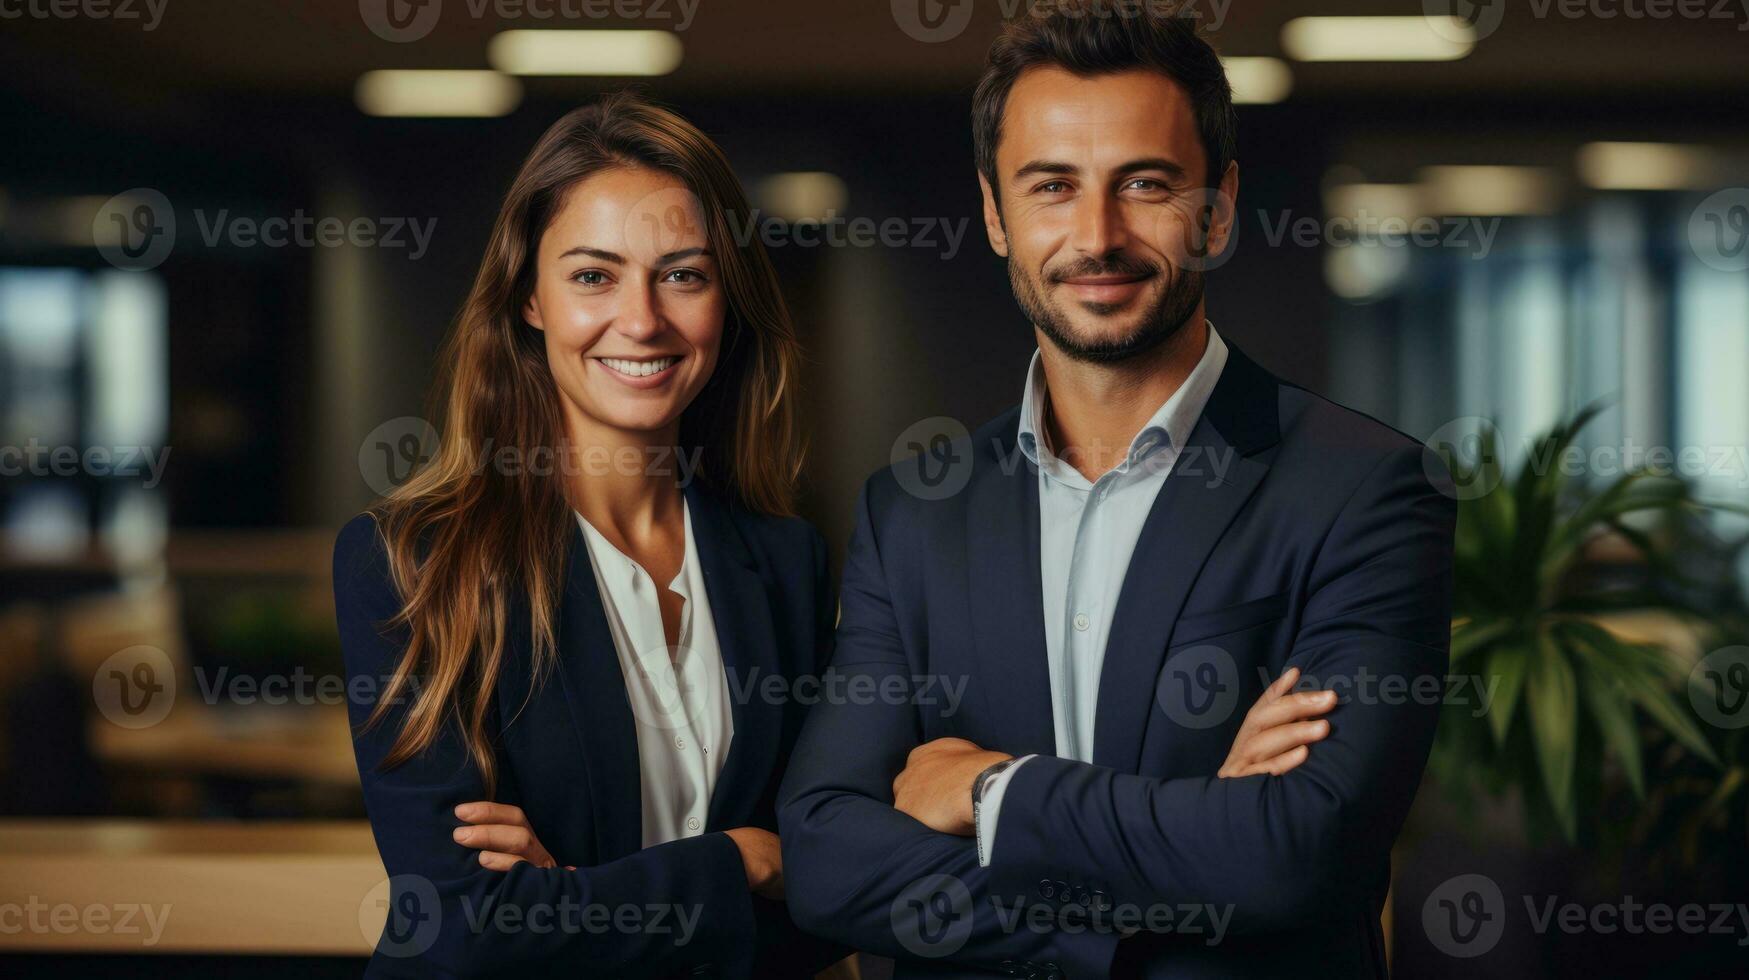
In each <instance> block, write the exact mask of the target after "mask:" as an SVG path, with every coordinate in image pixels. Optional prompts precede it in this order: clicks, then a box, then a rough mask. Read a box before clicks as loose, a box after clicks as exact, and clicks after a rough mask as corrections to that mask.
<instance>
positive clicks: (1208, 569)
mask: <svg viewBox="0 0 1749 980" xmlns="http://www.w3.org/2000/svg"><path fill="white" fill-rule="evenodd" d="M1092 7H1099V8H1102V9H1098V10H1091V9H1087V8H1092ZM973 125H974V128H975V140H974V142H975V148H976V152H977V162H978V169H979V180H980V184H981V186H982V189H983V195H984V214H985V225H986V228H987V230H988V232H989V238H990V243H991V246H992V247H993V248H994V249H995V251H996V252H997V254H999V255H1001V256H1004V257H1005V258H1006V259H1007V260H1008V267H1009V274H1010V277H1011V279H1012V282H1013V286H1014V293H1015V297H1016V299H1017V300H1018V301H1019V303H1020V305H1021V307H1022V309H1023V310H1024V311H1025V312H1026V314H1027V316H1028V318H1029V319H1030V320H1031V321H1032V324H1033V328H1034V332H1035V334H1036V336H1037V339H1038V345H1039V351H1038V354H1037V355H1036V356H1035V357H1034V360H1033V364H1032V367H1031V370H1030V372H1029V374H1028V377H1027V386H1026V388H1025V389H1024V393H1023V395H1022V400H1021V404H1020V406H1019V408H1018V409H1016V410H1013V411H1010V412H1008V413H1007V414H1005V415H1003V416H1002V417H1000V418H998V419H996V420H995V421H993V422H991V423H990V424H988V425H986V426H985V427H983V428H982V429H981V430H980V431H979V432H977V433H976V434H975V435H974V436H973V437H972V440H971V443H970V444H969V445H965V444H963V443H962V444H960V445H957V446H955V447H953V449H951V450H949V451H948V454H947V456H946V457H944V458H943V459H940V460H935V461H933V462H934V463H937V464H952V463H953V462H954V460H955V459H956V458H957V459H960V460H962V461H963V462H964V464H965V465H969V467H970V476H969V480H968V482H967V483H966V485H965V488H964V489H963V490H962V491H960V492H958V493H955V494H952V495H948V496H946V497H945V498H944V499H929V498H932V497H935V496H937V495H936V494H930V493H917V492H907V490H906V488H907V487H910V488H913V489H915V488H916V487H917V486H918V484H917V483H916V482H915V481H913V480H910V479H908V478H907V474H906V472H905V470H904V467H903V466H899V467H894V468H893V469H892V470H889V471H884V472H881V473H877V474H876V475H875V476H874V477H873V478H871V479H870V480H869V482H868V485H867V487H866V488H865V490H864V493H863V497H862V500H861V502H860V505H859V511H858V514H857V529H856V535H855V538H854V540H853V542H852V545H851V550H850V554H849V557H848V559H847V561H846V566H845V569H844V576H843V590H842V611H841V619H840V623H839V628H838V634H837V650H836V653H835V656H834V659H833V665H834V667H833V669H834V671H835V672H837V673H838V674H840V675H841V677H840V678H839V681H840V683H839V685H838V686H837V687H836V688H835V689H837V690H843V691H852V692H854V691H862V692H864V693H865V695H866V694H867V692H880V693H879V695H877V696H863V697H849V696H846V697H843V698H839V699H834V700H832V701H831V702H829V703H822V704H820V705H818V706H816V707H815V708H814V709H813V712H812V714H811V716H810V718H809V720H808V723H807V727H806V728H805V730H804V733H803V735H802V738H801V742H800V744H799V745H798V748H797V750H796V753H795V755H794V757H793V759H792V761H791V764H790V769H789V773H788V776H787V779H786V782H785V785H784V788H783V793H782V803H781V811H780V823H781V836H782V838H783V846H784V863H785V868H786V879H787V887H788V891H789V898H790V906H791V908H792V909H793V910H794V911H795V914H796V917H797V920H798V922H799V923H800V924H801V925H802V926H803V927H804V928H806V929H809V930H811V931H816V932H818V933H821V934H822V935H825V936H828V937H830V938H833V939H836V940H841V941H843V942H846V943H849V944H851V945H853V946H857V947H860V948H862V949H865V950H869V951H872V952H876V953H880V954H883V955H887V956H892V957H894V958H895V959H897V960H898V967H897V969H898V975H899V976H901V977H908V976H910V977H915V976H931V977H937V976H968V977H969V976H983V975H988V973H990V972H997V973H1007V974H1010V975H1019V976H1070V977H1082V976H1086V977H1093V976H1107V975H1120V976H1124V975H1132V976H1146V977H1210V976H1289V975H1292V976H1304V975H1315V976H1348V977H1353V976H1383V975H1385V972H1386V970H1385V963H1384V951H1383V938H1382V935H1381V931H1380V924H1379V916H1380V912H1381V907H1382V903H1383V901H1384V897H1385V893H1386V889H1387V887H1388V883H1389V853H1390V848H1391V843H1392V840H1393V839H1394V837H1395V836H1396V834H1397V832H1398V830H1399V829H1400V827H1401V824H1402V822H1403V819H1404V816H1405V814H1406V812H1407V810H1408V807H1409V803H1410V801H1411V799H1412V798H1413V796H1414V794H1415V791H1416V787H1417V784H1418V782H1419V780H1420V776H1421V771H1422V768H1423V766H1424V765H1425V762H1426V757H1427V753H1428V750H1429V747H1430V745H1431V742H1432V737H1433V732H1434V725H1435V721H1436V716H1437V711H1438V706H1437V700H1438V698H1437V691H1438V690H1439V687H1438V685H1439V682H1440V681H1441V680H1442V679H1443V677H1444V674H1445V670H1446V662H1447V650H1448V640H1449V614H1450V574H1451V534H1452V524H1453V520H1454V505H1453V502H1452V498H1451V497H1450V496H1449V495H1448V494H1447V493H1445V492H1443V490H1444V489H1445V488H1447V487H1448V484H1447V483H1446V477H1445V474H1444V471H1443V469H1442V467H1441V466H1440V464H1439V463H1438V462H1437V460H1436V459H1434V458H1432V457H1431V454H1430V453H1428V452H1427V451H1426V450H1425V449H1424V448H1423V447H1422V446H1420V445H1419V444H1417V443H1416V442H1414V441H1413V440H1411V439H1409V438H1407V437H1405V436H1403V435H1401V434H1399V433H1396V432H1394V431H1392V430H1390V429H1389V428H1387V427H1385V426H1384V425H1382V424H1380V423H1378V422H1375V421H1373V420H1371V419H1368V418H1366V417H1363V416H1361V415H1358V414H1355V413H1353V412H1350V411H1347V410H1345V409H1342V408H1340V407H1338V406H1336V405H1333V404H1331V403H1330V402H1327V401H1325V400H1323V399H1321V398H1318V397H1317V396H1315V395H1312V394H1310V393H1308V392H1306V391H1304V390H1301V389H1298V388H1295V387H1292V386H1289V385H1286V384H1284V383H1282V382H1280V381H1278V380H1277V379H1276V378H1274V377H1272V376H1270V375H1269V374H1268V373H1266V372H1265V371H1264V370H1263V369H1262V368H1260V367H1259V366H1258V365H1257V364H1255V363H1254V362H1252V361H1251V360H1250V359H1248V358H1247V357H1246V356H1245V355H1244V354H1243V353H1241V352H1240V351H1239V350H1238V349H1237V348H1236V347H1235V346H1233V344H1232V343H1231V342H1230V341H1228V340H1226V339H1224V338H1223V337H1222V336H1221V335H1220V334H1219V333H1217V332H1216V330H1215V328H1214V327H1213V326H1212V325H1210V324H1209V322H1208V321H1207V320H1206V319H1205V316H1204V303H1203V289H1202V278H1201V272H1200V271H1199V269H1200V268H1201V267H1202V266H1203V265H1205V264H1206V263H1204V262H1202V261H1201V260H1202V258H1203V257H1205V256H1208V255H1217V254H1219V253H1220V252H1221V250H1222V249H1223V248H1224V247H1225V245H1226V244H1227V240H1228V237H1229V235H1230V233H1231V221H1232V218H1233V208H1232V206H1231V202H1232V201H1233V200H1234V199H1235V197H1236V195H1237V192H1238V180H1239V178H1238V166H1237V164H1236V163H1235V162H1234V161H1233V156H1234V149H1233V128H1234V124H1233V114H1232V105H1231V95H1230V89H1229V87H1228V85H1227V81H1226V78H1225V76H1224V74H1223V71H1222V68H1221V65H1220V61H1219V59H1218V58H1217V56H1216V55H1215V53H1214V52H1213V50H1211V49H1210V48H1209V46H1208V45H1207V44H1206V43H1205V42H1204V41H1203V40H1201V39H1200V38H1199V37H1197V36H1196V34H1195V32H1194V29H1193V27H1192V25H1191V24H1190V22H1189V21H1186V20H1181V19H1177V18H1171V17H1168V18H1159V17H1148V16H1139V15H1137V14H1136V13H1135V12H1134V11H1133V10H1131V11H1130V12H1128V13H1127V14H1126V13H1124V12H1122V11H1119V10H1115V9H1111V8H1110V7H1109V5H1108V4H1105V3H1102V2H1096V0H1090V2H1088V3H1074V2H1069V3H1059V4H1056V5H1054V6H1053V7H1052V12H1050V13H1049V14H1044V13H1029V14H1026V15H1023V16H1022V17H1021V18H1020V19H1019V20H1017V21H1015V22H1014V23H1011V24H1010V25H1009V26H1008V27H1007V28H1006V29H1005V30H1004V32H1003V34H1002V36H1001V37H999V38H998V39H997V41H996V43H995V44H994V46H993V47H992V50H991V56H990V62H989V66H988V68H987V70H986V72H985V74H984V78H983V80H982V82H981V83H980V85H979V87H978V91H977V95H976V99H975V106H974V109H973ZM1211 189H1212V191H1218V193H1214V192H1212V191H1211ZM1282 315H1283V316H1294V315H1295V311H1293V310H1283V311H1282ZM954 454H958V455H957V457H956V456H955V455H954ZM1296 669H1297V670H1298V671H1299V672H1300V677H1303V684H1305V685H1308V686H1312V687H1318V688H1325V689H1329V690H1334V691H1337V692H1340V693H1341V694H1342V698H1341V700H1340V703H1338V704H1337V705H1336V706H1335V707H1334V710H1332V711H1331V712H1330V713H1329V716H1328V723H1329V728H1328V729H1327V735H1325V736H1324V737H1323V738H1322V740H1321V741H1318V737H1319V734H1320V733H1317V732H1311V731H1307V730H1304V729H1302V728H1299V727H1296V726H1309V725H1318V724H1322V722H1315V721H1304V720H1297V721H1295V724H1294V725H1287V726H1284V727H1283V728H1282V729H1280V732H1281V733H1283V735H1284V739H1283V740H1281V741H1278V743H1277V744H1278V746H1286V745H1291V746H1292V748H1291V753H1290V757H1289V758H1288V759H1287V763H1291V764H1277V765H1273V766H1270V767H1265V768H1264V769H1262V770H1258V769H1250V770H1245V771H1248V772H1252V773H1253V774H1251V775H1243V776H1238V777H1237V778H1220V777H1221V776H1231V775H1235V773H1234V772H1233V771H1231V769H1230V767H1229V766H1228V765H1224V764H1223V760H1226V762H1227V763H1230V762H1231V758H1230V754H1229V753H1230V749H1229V746H1231V745H1233V743H1234V741H1235V737H1236V736H1237V737H1238V739H1239V740H1240V741H1241V742H1242V741H1244V739H1245V737H1246V735H1247V731H1248V728H1247V727H1242V726H1251V725H1252V724H1253V723H1254V721H1255V718H1254V716H1256V715H1257V714H1258V711H1260V710H1262V709H1263V707H1264V706H1265V705H1266V704H1267V703H1268V702H1270V701H1271V700H1272V699H1273V698H1276V697H1277V696H1279V695H1280V694H1281V692H1282V691H1284V690H1286V688H1287V687H1288V686H1291V685H1293V684H1294V683H1295V681H1296V676H1295V674H1294V673H1293V671H1294V670H1296ZM1284 672H1286V673H1285V674H1284ZM1278 677H1279V678H1280V681H1278V682H1277V683H1276V684H1275V685H1273V686H1270V687H1269V689H1268V690H1265V688H1266V685H1269V684H1270V681H1271V679H1272V678H1278ZM939 678H945V679H947V681H948V682H949V683H952V682H953V681H954V679H956V678H963V679H965V681H966V691H965V695H964V698H963V700H961V701H960V703H959V704H958V707H957V710H949V709H947V708H946V707H945V706H943V705H940V704H939V703H935V702H938V701H939V699H932V698H924V697H902V696H901V697H895V696H891V695H892V693H893V692H903V691H906V690H913V691H914V690H916V689H918V688H920V687H921V686H922V685H923V684H926V683H930V682H931V679H939ZM1430 684H1431V685H1432V686H1431V687H1430V686H1429V685H1430ZM1260 691H1262V692H1264V693H1263V701H1262V702H1260V705H1259V709H1256V710H1254V711H1253V712H1252V713H1251V714H1250V715H1244V716H1241V714H1240V712H1239V711H1238V710H1236V709H1237V708H1238V706H1241V705H1249V704H1251V703H1252V700H1253V699H1254V698H1256V697H1257V696H1258V693H1259V692H1260ZM1429 691H1432V692H1435V693H1433V695H1432V696H1428V692H1429ZM1304 717H1305V715H1303V714H1302V715H1298V716H1296V718H1304ZM1310 741H1317V744H1316V745H1311V746H1307V745H1305V744H1304V743H1306V742H1310ZM1308 752H1309V755H1308ZM1261 754H1262V755H1271V754H1274V753H1273V752H1272V751H1265V752H1263V753H1261ZM1279 761H1280V760H1279V759H1278V762H1279Z"/></svg>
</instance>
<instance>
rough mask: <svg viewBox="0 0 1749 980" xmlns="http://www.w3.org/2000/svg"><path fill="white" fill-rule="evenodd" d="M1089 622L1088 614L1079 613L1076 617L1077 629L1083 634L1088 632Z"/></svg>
mask: <svg viewBox="0 0 1749 980" xmlns="http://www.w3.org/2000/svg"><path fill="white" fill-rule="evenodd" d="M1088 622H1089V620H1088V619H1087V614H1086V613H1078V614H1077V615H1076V616H1075V628H1076V629H1078V630H1080V631H1081V632H1083V633H1085V632H1087V626H1088Z"/></svg>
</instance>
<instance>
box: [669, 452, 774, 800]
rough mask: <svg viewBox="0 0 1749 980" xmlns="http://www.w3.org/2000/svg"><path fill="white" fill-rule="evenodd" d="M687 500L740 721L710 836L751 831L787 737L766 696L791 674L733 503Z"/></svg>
mask: <svg viewBox="0 0 1749 980" xmlns="http://www.w3.org/2000/svg"><path fill="white" fill-rule="evenodd" d="M686 501H687V503H688V505H690V507H691V511H692V530H693V537H694V539H696V541H697V543H698V551H699V554H698V560H699V564H700V567H701V568H703V570H704V581H705V591H706V593H707V595H708V596H709V598H710V606H711V617H712V619H713V621H714V622H715V624H716V628H717V643H718V645H719V647H720V648H721V649H722V656H723V673H724V674H725V675H726V677H727V678H728V685H729V704H730V710H731V711H732V712H733V713H734V718H735V734H734V737H733V738H731V739H730V741H729V756H728V758H727V759H724V760H723V771H722V772H721V773H720V774H719V775H718V777H717V784H716V789H715V791H714V792H712V794H711V802H710V811H709V814H708V819H707V829H711V830H720V829H723V828H727V827H740V826H745V825H746V824H747V823H748V822H749V821H750V820H751V819H752V818H753V815H754V812H753V811H754V808H755V807H756V806H757V805H758V803H759V800H760V799H761V797H762V796H763V795H764V792H765V788H766V784H767V783H769V782H770V780H771V774H772V773H773V772H774V767H775V766H776V764H777V752H778V747H779V744H780V743H781V741H782V735H783V703H782V700H781V699H773V698H767V697H765V696H764V695H763V692H764V691H765V690H766V688H765V684H766V679H767V678H769V677H774V676H775V677H780V678H781V677H783V676H784V674H783V668H782V666H781V663H780V661H779V659H778V653H777V633H776V630H775V629H774V628H773V626H772V620H771V603H770V600H769V598H768V594H767V589H766V585H765V581H764V579H762V578H761V577H760V575H759V570H758V566H757V564H756V563H755V562H754V560H753V555H752V553H751V552H750V551H748V550H747V543H746V542H745V541H744V540H742V538H741V532H740V531H739V530H738V529H737V528H736V527H735V524H734V521H733V519H732V517H731V515H730V513H729V505H728V503H727V502H726V501H724V500H722V499H720V498H718V497H716V496H715V495H713V494H711V493H710V492H708V491H706V490H704V489H702V488H700V487H699V486H697V485H696V484H693V485H689V486H688V487H687V489H686ZM784 690H785V691H787V690H788V689H787V688H785V689H784Z"/></svg>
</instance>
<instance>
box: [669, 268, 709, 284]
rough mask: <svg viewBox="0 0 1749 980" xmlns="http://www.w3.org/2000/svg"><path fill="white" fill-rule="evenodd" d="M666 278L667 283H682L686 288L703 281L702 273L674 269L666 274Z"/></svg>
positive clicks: (692, 270)
mask: <svg viewBox="0 0 1749 980" xmlns="http://www.w3.org/2000/svg"><path fill="white" fill-rule="evenodd" d="M666 278H667V279H668V281H669V282H678V283H684V284H686V285H688V286H692V285H697V284H699V283H702V282H704V281H705V278H704V273H702V272H700V271H698V270H697V269H674V270H672V271H671V272H669V273H668V275H667V276H666Z"/></svg>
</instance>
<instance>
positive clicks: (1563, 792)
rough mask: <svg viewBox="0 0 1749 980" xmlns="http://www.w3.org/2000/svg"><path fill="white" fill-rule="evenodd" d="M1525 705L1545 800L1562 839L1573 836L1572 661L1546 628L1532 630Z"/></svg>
mask: <svg viewBox="0 0 1749 980" xmlns="http://www.w3.org/2000/svg"><path fill="white" fill-rule="evenodd" d="M1524 702H1525V703H1524V706H1525V710H1527V711H1528V712H1529V713H1530V733H1531V740H1532V744H1533V745H1535V746H1536V759H1537V764H1538V766H1539V767H1540V768H1541V770H1542V776H1543V788H1544V789H1545V790H1547V791H1548V797H1549V805H1550V807H1551V808H1553V810H1554V812H1555V817H1556V819H1558V820H1559V821H1560V824H1561V830H1562V831H1563V832H1565V833H1566V835H1567V839H1568V840H1572V839H1574V838H1575V837H1576V836H1577V833H1576V823H1577V814H1576V813H1575V812H1574V808H1573V760H1574V756H1575V755H1576V754H1577V753H1576V749H1577V746H1578V735H1579V696H1578V690H1577V684H1576V682H1575V680H1574V677H1573V665H1572V664H1569V663H1568V662H1567V655H1566V653H1565V652H1564V651H1563V650H1562V649H1561V648H1560V646H1559V645H1557V644H1556V643H1555V641H1554V639H1553V638H1552V637H1551V636H1550V635H1549V634H1548V633H1546V632H1543V633H1539V634H1537V643H1536V649H1535V655H1534V656H1532V657H1530V670H1529V672H1528V674H1527V676H1526V677H1525V688H1524Z"/></svg>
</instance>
